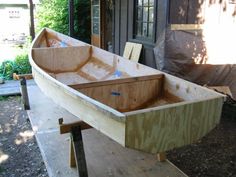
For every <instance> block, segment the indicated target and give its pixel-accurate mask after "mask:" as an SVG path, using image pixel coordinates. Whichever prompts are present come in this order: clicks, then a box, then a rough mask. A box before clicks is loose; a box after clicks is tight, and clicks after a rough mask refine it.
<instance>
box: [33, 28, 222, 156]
mask: <svg viewBox="0 0 236 177" xmlns="http://www.w3.org/2000/svg"><path fill="white" fill-rule="evenodd" d="M29 55H30V63H31V65H32V71H33V77H34V79H35V81H36V83H37V84H38V86H39V87H40V88H41V90H42V91H43V92H44V93H45V94H46V95H47V96H49V97H50V98H52V99H53V100H54V101H55V102H56V103H57V104H59V105H60V106H62V107H64V108H65V109H67V110H68V111H69V112H71V113H72V114H74V115H76V116H77V117H78V118H79V119H81V120H83V121H84V122H86V123H87V124H89V125H91V126H92V127H94V128H96V129H97V130H99V131H101V132H102V133H104V134H105V135H107V136H108V137H110V138H111V139H113V140H115V141H116V142H118V143H120V144H121V145H123V146H125V147H129V148H133V149H137V150H141V151H146V152H149V153H157V152H164V151H167V150H170V149H172V148H175V147H180V146H184V145H187V144H190V143H193V142H194V141H196V140H198V139H199V138H201V137H203V136H204V135H206V134H207V133H208V132H209V131H210V130H212V129H213V128H214V127H215V126H216V125H217V124H218V123H219V120H220V115H221V109H222V103H223V100H224V97H223V95H221V94H219V93H216V92H214V91H211V90H209V89H207V88H204V87H201V86H199V85H196V84H193V83H190V82H188V81H185V80H182V79H180V78H177V77H174V76H171V75H169V74H166V73H163V72H161V71H158V70H155V69H152V68H150V67H147V66H144V65H142V64H139V63H135V62H132V61H129V60H127V59H125V58H122V57H120V56H118V55H115V54H112V53H109V52H107V51H104V50H102V49H99V48H97V47H94V46H91V45H88V44H86V43H83V42H81V41H78V40H76V39H73V38H70V37H68V36H65V35H63V34H60V33H57V32H55V31H52V30H50V29H43V30H42V31H41V32H40V34H39V35H38V36H37V37H36V39H35V40H34V41H33V43H32V47H31V51H30V54H29Z"/></svg>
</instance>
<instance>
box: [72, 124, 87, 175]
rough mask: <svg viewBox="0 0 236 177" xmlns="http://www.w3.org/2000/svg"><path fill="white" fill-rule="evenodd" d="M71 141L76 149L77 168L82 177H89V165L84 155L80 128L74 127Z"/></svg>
mask: <svg viewBox="0 0 236 177" xmlns="http://www.w3.org/2000/svg"><path fill="white" fill-rule="evenodd" d="M71 140H72V144H73V149H74V155H75V156H74V157H75V160H76V166H77V170H78V173H79V176H80V177H87V176H88V171H87V165H86V159H85V153H84V146H83V139H82V133H81V127H80V126H72V128H71Z"/></svg>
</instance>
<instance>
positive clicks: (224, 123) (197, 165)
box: [167, 107, 236, 177]
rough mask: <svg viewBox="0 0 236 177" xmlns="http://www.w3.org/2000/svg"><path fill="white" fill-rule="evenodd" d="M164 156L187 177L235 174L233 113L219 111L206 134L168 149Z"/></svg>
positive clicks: (234, 176) (233, 176) (235, 122)
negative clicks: (194, 140)
mask: <svg viewBox="0 0 236 177" xmlns="http://www.w3.org/2000/svg"><path fill="white" fill-rule="evenodd" d="M234 109H235V111H236V107H235V108H234ZM167 158H168V159H169V160H170V161H171V162H172V163H174V164H175V165H176V166H177V167H178V168H180V169H181V170H182V171H183V172H185V174H187V175H188V176H189V177H236V114H234V115H233V116H232V114H231V115H230V114H229V115H226V114H223V116H222V117H221V122H220V124H219V125H218V126H217V127H216V128H215V129H214V130H213V131H211V132H210V133H209V134H208V135H207V136H205V137H204V138H202V139H201V140H199V141H198V142H197V143H195V144H191V145H188V146H185V147H181V148H178V149H175V150H172V151H170V152H168V155H167Z"/></svg>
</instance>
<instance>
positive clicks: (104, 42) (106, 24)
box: [91, 0, 114, 52]
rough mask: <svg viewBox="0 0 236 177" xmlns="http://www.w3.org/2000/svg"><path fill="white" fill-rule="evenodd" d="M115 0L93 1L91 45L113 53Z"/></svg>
mask: <svg viewBox="0 0 236 177" xmlns="http://www.w3.org/2000/svg"><path fill="white" fill-rule="evenodd" d="M113 12H114V3H113V0H106V1H103V0H91V17H92V18H91V44H92V45H94V46H97V47H100V48H102V49H105V50H108V51H110V52H113V47H112V46H113V45H112V44H113V35H112V34H113V21H114V20H113V19H114V17H113Z"/></svg>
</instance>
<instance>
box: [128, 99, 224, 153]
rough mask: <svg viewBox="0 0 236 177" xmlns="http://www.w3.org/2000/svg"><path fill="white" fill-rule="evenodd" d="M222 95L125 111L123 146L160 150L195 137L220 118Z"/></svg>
mask: <svg viewBox="0 0 236 177" xmlns="http://www.w3.org/2000/svg"><path fill="white" fill-rule="evenodd" d="M222 103H223V99H222V98H216V99H211V100H207V101H199V102H193V103H189V104H182V103H181V104H180V105H179V106H176V105H175V106H173V107H169V108H165V109H162V108H160V109H156V110H154V109H153V110H149V111H147V112H143V113H141V114H131V115H127V120H126V142H125V144H126V145H125V146H126V147H129V148H134V149H138V150H142V151H146V152H150V153H157V152H164V151H167V150H170V149H173V148H175V147H181V146H184V145H187V144H190V143H193V142H194V141H196V140H198V139H199V138H201V137H202V136H204V135H205V134H206V133H208V132H209V131H210V130H212V129H213V128H214V127H215V126H216V124H217V123H219V120H220V114H221V109H222Z"/></svg>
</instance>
